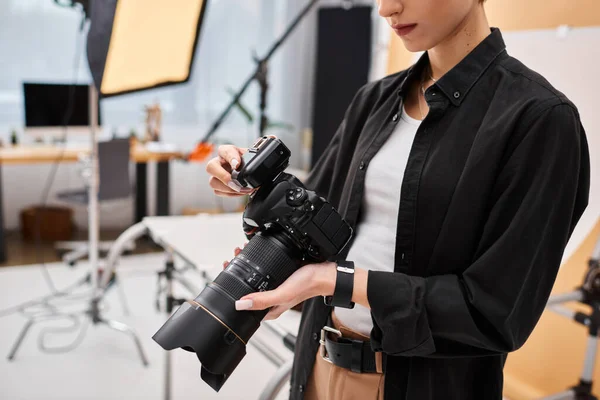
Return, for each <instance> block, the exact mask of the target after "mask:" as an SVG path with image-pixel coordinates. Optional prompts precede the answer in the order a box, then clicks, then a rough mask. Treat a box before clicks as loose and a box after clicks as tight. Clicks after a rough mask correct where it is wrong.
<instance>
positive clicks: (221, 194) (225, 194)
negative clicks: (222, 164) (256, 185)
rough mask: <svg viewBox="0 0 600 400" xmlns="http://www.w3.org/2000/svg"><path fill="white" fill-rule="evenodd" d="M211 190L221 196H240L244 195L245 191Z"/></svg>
mask: <svg viewBox="0 0 600 400" xmlns="http://www.w3.org/2000/svg"><path fill="white" fill-rule="evenodd" d="M213 192H214V193H215V194H216V195H217V196H221V197H240V196H245V195H246V194H245V193H237V192H222V191H220V190H213Z"/></svg>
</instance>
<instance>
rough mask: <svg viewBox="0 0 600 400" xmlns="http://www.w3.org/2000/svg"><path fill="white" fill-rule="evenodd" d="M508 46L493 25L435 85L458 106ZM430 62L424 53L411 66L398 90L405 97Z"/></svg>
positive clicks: (427, 55)
mask: <svg viewBox="0 0 600 400" xmlns="http://www.w3.org/2000/svg"><path fill="white" fill-rule="evenodd" d="M505 48H506V45H505V44H504V39H502V34H501V33H500V29H498V28H491V33H490V34H489V35H488V36H487V37H486V38H485V39H484V40H483V41H482V42H481V43H479V44H478V45H477V47H475V48H474V49H473V50H472V51H471V52H470V53H469V54H467V56H466V57H465V58H463V59H462V60H461V61H460V62H459V63H458V64H457V65H455V66H454V67H453V68H452V69H451V70H450V71H448V72H447V73H445V74H444V75H443V76H442V77H441V78H440V79H438V80H437V82H436V83H435V85H437V87H439V88H440V90H441V91H442V92H443V93H444V94H445V95H446V97H448V99H450V101H451V102H452V104H454V105H455V106H459V105H460V104H461V103H462V101H463V99H464V98H465V97H466V95H467V93H469V91H470V90H471V88H472V87H473V85H474V84H475V82H477V81H478V80H479V78H480V77H481V75H482V74H483V73H484V71H485V70H486V69H487V67H488V66H489V65H490V64H491V63H492V61H494V60H495V59H496V57H498V56H499V55H500V54H501V53H502V52H503V51H504V49H505ZM428 64H429V54H428V53H427V52H425V53H423V55H422V56H421V57H420V58H419V60H418V61H417V62H416V63H415V64H414V65H412V66H411V67H410V68H409V69H408V72H407V74H406V77H405V78H404V80H403V81H402V83H401V84H400V91H399V92H398V94H399V95H400V96H404V94H405V93H406V91H407V90H408V88H409V87H410V85H409V83H410V82H412V81H413V79H419V77H420V76H421V74H422V71H423V69H424V68H425V66H426V65H428Z"/></svg>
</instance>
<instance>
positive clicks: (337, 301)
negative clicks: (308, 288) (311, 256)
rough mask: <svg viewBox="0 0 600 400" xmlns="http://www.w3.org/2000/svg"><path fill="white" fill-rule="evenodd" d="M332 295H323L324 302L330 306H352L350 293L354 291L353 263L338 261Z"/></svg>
mask: <svg viewBox="0 0 600 400" xmlns="http://www.w3.org/2000/svg"><path fill="white" fill-rule="evenodd" d="M336 270H337V275H336V280H335V289H334V291H333V296H326V297H325V304H327V305H328V306H331V307H343V308H354V303H353V302H352V293H353V291H354V263H353V262H352V261H339V262H338V263H337V267H336Z"/></svg>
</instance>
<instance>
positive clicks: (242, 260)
mask: <svg viewBox="0 0 600 400" xmlns="http://www.w3.org/2000/svg"><path fill="white" fill-rule="evenodd" d="M289 157H290V151H289V149H288V148H287V147H286V146H285V145H284V144H283V143H282V142H281V141H280V140H279V139H277V138H274V137H269V136H264V137H262V138H260V139H259V140H258V141H257V142H256V143H255V144H254V145H253V146H252V147H251V148H250V149H249V151H248V152H247V153H246V157H245V159H244V162H243V163H242V166H241V167H240V170H239V171H234V172H233V173H232V178H233V179H235V180H236V181H237V182H238V183H239V184H240V185H241V186H244V187H253V188H258V190H257V191H255V192H254V194H253V195H252V196H251V198H250V201H249V203H248V204H247V206H246V208H245V210H244V213H243V221H242V226H243V229H244V233H245V234H246V237H247V238H248V239H249V242H248V244H247V245H246V246H245V247H244V249H242V251H241V252H240V254H238V255H237V256H236V257H234V259H233V260H231V262H230V263H229V264H228V265H227V267H226V268H225V269H224V270H223V271H222V272H221V273H220V274H219V275H218V276H217V277H216V278H215V280H214V281H213V282H211V283H209V284H208V285H207V286H206V288H205V289H204V290H203V291H202V292H201V293H200V294H199V295H198V296H197V297H196V298H195V299H194V300H190V301H188V302H186V303H184V304H183V305H182V306H181V307H180V308H179V309H178V310H177V311H176V312H175V313H174V314H173V315H172V316H171V318H169V320H168V321H167V322H166V323H165V324H164V325H163V326H162V327H161V328H160V329H159V330H158V332H156V334H155V335H154V336H153V339H154V340H155V341H156V342H157V343H158V344H160V345H161V346H162V347H163V348H164V349H165V350H171V349H174V348H177V347H181V348H183V349H185V350H188V351H193V352H195V353H196V355H197V357H198V359H199V360H200V363H201V364H202V368H201V377H202V379H203V380H204V381H205V382H206V383H208V384H209V385H210V386H211V387H212V388H213V389H215V390H216V391H218V390H219V389H220V388H221V387H222V386H223V384H224V383H225V381H226V380H227V378H228V377H229V376H230V375H231V373H232V372H233V371H234V369H235V368H236V367H237V365H238V364H239V362H240V361H241V360H242V358H243V357H244V356H245V354H246V344H247V343H248V340H249V339H250V338H251V337H252V335H253V334H254V332H255V331H256V330H257V329H258V327H259V326H260V322H261V321H262V319H263V318H264V316H265V315H266V313H267V312H268V310H263V311H237V310H236V309H235V301H236V300H239V299H240V298H242V297H244V296H246V295H247V294H250V293H253V292H257V291H264V290H272V289H275V288H277V287H278V286H279V285H281V284H282V283H283V282H284V281H285V280H286V279H287V278H288V277H289V276H290V275H291V274H292V273H294V271H296V270H297V269H298V268H300V267H301V266H302V265H304V264H306V263H311V262H321V261H325V260H327V259H328V258H330V257H332V256H334V255H336V254H338V253H339V252H340V251H341V250H342V249H343V248H344V247H345V246H346V245H347V244H348V242H349V241H350V239H351V237H352V228H351V227H350V225H348V223H346V222H345V221H344V220H343V219H342V217H341V216H340V215H339V214H338V212H337V211H336V210H335V209H334V208H333V207H332V206H331V204H330V203H329V202H327V200H326V199H324V198H323V197H320V196H319V195H317V194H316V193H315V192H313V191H310V190H307V189H306V188H305V187H304V185H303V184H302V182H300V181H299V180H298V179H297V178H296V177H295V176H293V175H290V174H287V173H285V172H283V171H284V170H285V168H286V167H287V166H288V163H289Z"/></svg>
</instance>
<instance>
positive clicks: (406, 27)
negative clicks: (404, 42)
mask: <svg viewBox="0 0 600 400" xmlns="http://www.w3.org/2000/svg"><path fill="white" fill-rule="evenodd" d="M416 26H417V24H396V25H392V29H394V32H396V34H397V35H398V36H405V35H408V34H409V33H410V32H412V30H413V29H415V27H416Z"/></svg>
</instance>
